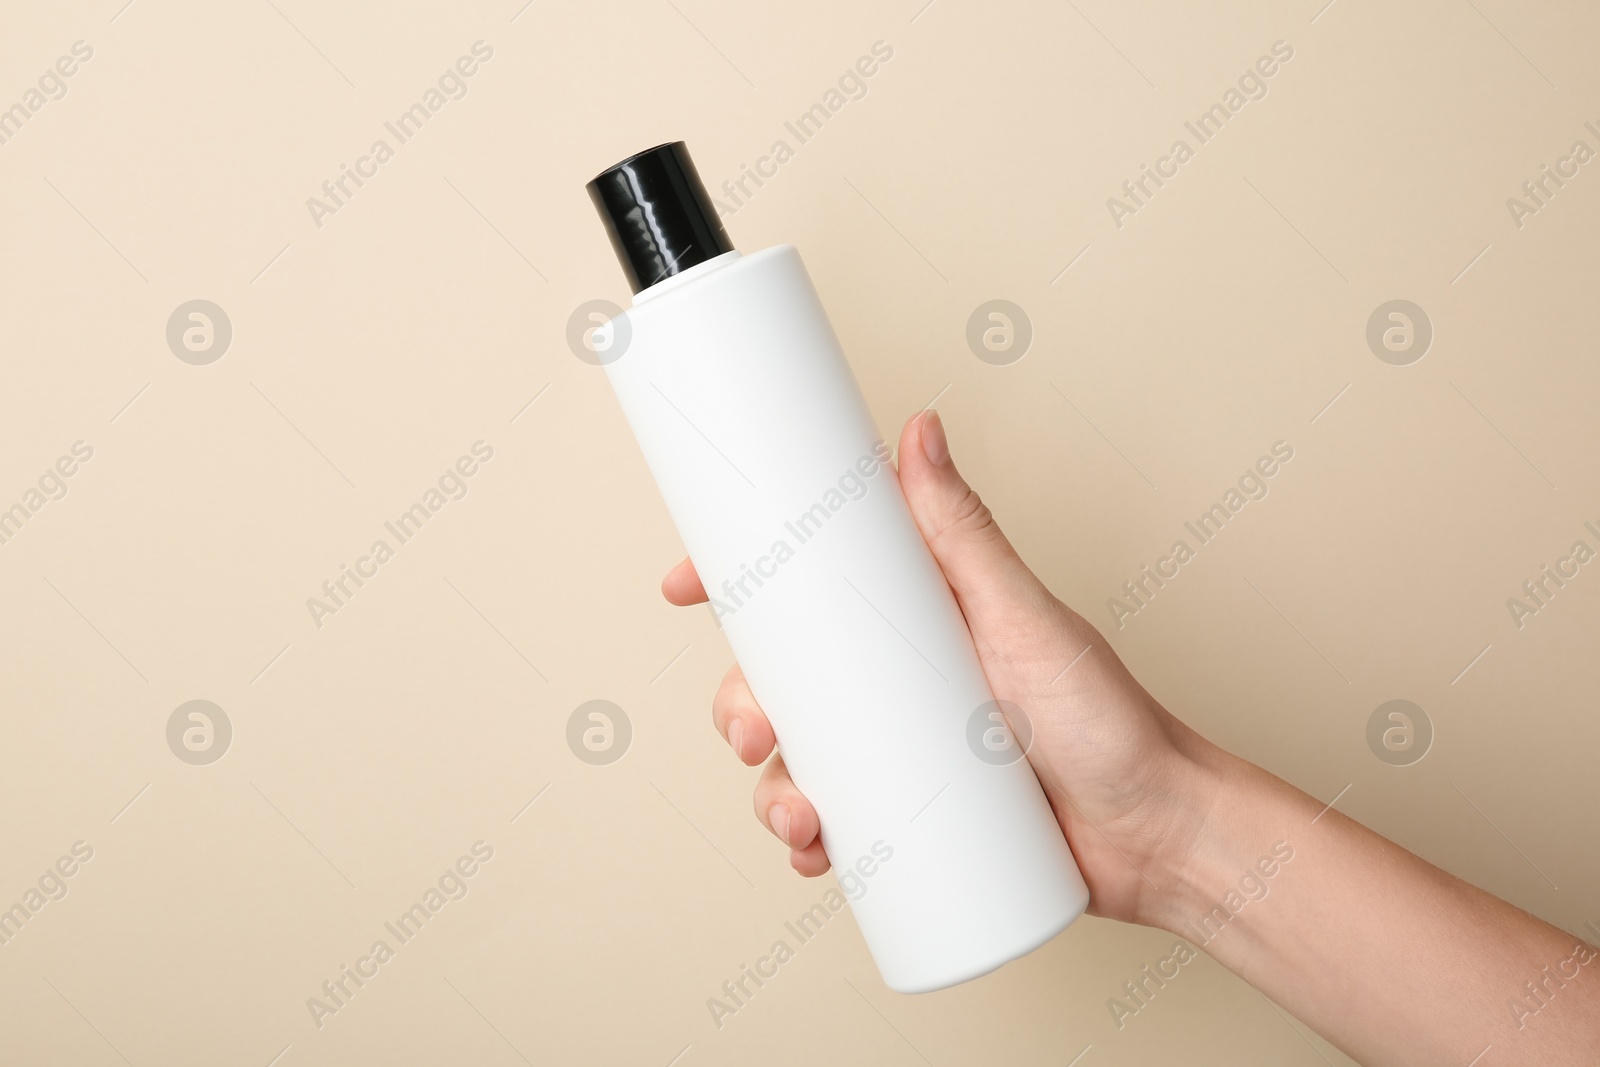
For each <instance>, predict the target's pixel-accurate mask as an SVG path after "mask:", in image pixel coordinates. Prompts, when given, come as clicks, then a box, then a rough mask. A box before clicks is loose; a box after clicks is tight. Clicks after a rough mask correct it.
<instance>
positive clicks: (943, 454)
mask: <svg viewBox="0 0 1600 1067" xmlns="http://www.w3.org/2000/svg"><path fill="white" fill-rule="evenodd" d="M922 452H923V454H924V455H925V456H927V457H928V462H929V463H932V464H933V465H934V466H935V467H942V466H944V465H945V464H946V463H948V462H950V442H949V440H948V439H946V438H945V435H944V422H943V420H941V419H940V418H939V413H938V412H937V411H930V412H928V415H927V417H926V418H925V419H923V420H922Z"/></svg>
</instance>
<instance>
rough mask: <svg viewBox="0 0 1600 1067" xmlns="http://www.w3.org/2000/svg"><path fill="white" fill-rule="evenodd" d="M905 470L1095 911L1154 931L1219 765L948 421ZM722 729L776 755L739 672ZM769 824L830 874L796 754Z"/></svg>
mask: <svg viewBox="0 0 1600 1067" xmlns="http://www.w3.org/2000/svg"><path fill="white" fill-rule="evenodd" d="M899 459H900V466H899V478H900V484H901V486H902V487H903V489H904V490H905V495H906V500H907V501H908V503H909V504H910V506H911V513H912V515H913V516H914V517H915V518H916V522H917V526H918V528H919V529H920V530H921V531H922V537H923V540H924V541H926V542H927V544H928V547H929V548H930V549H931V550H932V551H933V555H934V558H935V559H937V560H938V562H939V566H940V568H941V569H942V570H943V571H944V576H945V579H946V580H947V581H948V582H949V583H950V588H951V589H952V590H954V591H955V595H956V600H957V601H958V603H959V604H960V605H961V611H962V613H963V614H964V615H965V616H966V620H967V626H968V628H969V629H970V630H971V632H972V638H973V642H974V644H975V645H976V646H977V650H978V655H979V658H980V660H981V662H982V664H983V670H984V674H985V675H986V676H987V677H988V679H989V685H990V687H991V688H992V689H993V690H994V695H995V697H996V699H998V700H1000V701H1002V702H1004V703H1009V704H1012V705H1015V706H1017V707H1018V708H1021V709H1022V711H1023V713H1025V714H1026V715H1027V716H1028V719H1029V725H1030V727H1031V733H1032V742H1031V745H1030V747H1029V750H1028V759H1029V761H1030V762H1031V763H1032V765H1033V769H1034V771H1035V772H1036V773H1037V774H1038V776H1039V780H1040V782H1041V783H1043V785H1044V788H1045V793H1046V795H1047V796H1048V797H1049V798H1050V804H1051V807H1052V808H1053V809H1054V811H1055V815H1056V819H1057V821H1059V822H1060V824H1061V829H1062V832H1063V833H1064V834H1065V835H1066V838H1067V842H1068V843H1069V844H1070V845H1071V846H1072V852H1073V855H1074V856H1075V857H1076V858H1077V861H1078V866H1079V867H1080V868H1081V869H1082V871H1083V876H1084V880H1085V881H1086V882H1087V883H1088V885H1089V892H1090V910H1091V911H1092V912H1093V913H1094V914H1097V915H1104V916H1108V917H1110V918H1116V919H1122V920H1125V921H1129V922H1140V921H1146V922H1148V921H1152V919H1153V917H1154V915H1155V907H1156V905H1157V903H1158V901H1157V900H1156V889H1155V887H1156V886H1157V885H1166V884H1167V880H1166V879H1168V878H1170V877H1171V876H1170V875H1168V873H1167V872H1169V871H1172V870H1176V869H1178V868H1181V866H1182V865H1183V862H1184V858H1183V856H1182V853H1183V852H1184V851H1185V849H1186V848H1187V847H1188V846H1189V845H1190V844H1191V843H1192V842H1193V841H1194V840H1195V835H1196V832H1197V829H1198V827H1199V825H1200V823H1201V822H1202V821H1203V818H1204V815H1205V807H1206V803H1205V801H1206V792H1207V787H1206V784H1205V783H1206V781H1207V776H1206V775H1204V774H1203V773H1201V769H1200V764H1201V762H1202V761H1206V760H1210V759H1211V757H1213V756H1215V755H1220V754H1219V753H1217V752H1216V750H1215V749H1214V748H1213V747H1212V746H1210V745H1209V744H1207V743H1206V742H1205V741H1204V740H1202V739H1201V738H1200V737H1199V736H1198V735H1196V734H1195V733H1194V732H1193V731H1191V730H1190V729H1188V727H1186V726H1184V725H1183V724H1182V723H1180V722H1178V721H1177V720H1176V719H1175V718H1173V717H1172V716H1171V715H1169V714H1168V713H1167V712H1166V711H1165V710H1164V709H1163V708H1162V707H1161V706H1160V705H1159V704H1157V703H1156V702H1155V700H1154V699H1152V698H1151V697H1150V695H1149V694H1148V693H1146V692H1145V691H1144V689H1143V687H1141V686H1140V685H1139V683H1138V682H1136V681H1134V679H1133V676H1132V675H1130V674H1129V673H1128V671H1127V668H1125V667H1124V666H1123V665H1122V661H1121V660H1119V659H1118V658H1117V656H1116V653H1114V652H1112V650H1111V647H1110V645H1108V644H1107V643H1106V641H1105V638H1103V637H1102V636H1100V634H1099V633H1098V632H1097V631H1096V630H1095V628H1094V627H1093V626H1091V625H1089V623H1087V622H1086V621H1084V619H1083V618H1082V617H1081V616H1079V615H1078V614H1077V613H1076V612H1074V611H1072V610H1071V609H1070V608H1068V607H1067V606H1066V605H1064V604H1062V603H1061V602H1060V601H1059V600H1057V599H1056V598H1055V597H1054V596H1052V595H1051V594H1050V591H1049V590H1048V589H1046V588H1045V587H1044V585H1043V584H1042V583H1041V582H1040V581H1039V579H1038V578H1036V577H1035V576H1034V574H1033V572H1032V571H1030V570H1029V569H1028V567H1027V565H1026V564H1025V563H1023V562H1022V560H1021V558H1020V557H1018V555H1017V553H1016V551H1015V550H1014V549H1013V548H1012V547H1011V544H1010V542H1008V541H1007V540H1006V538H1005V535H1004V534H1002V533H1001V532H1000V528H999V527H998V526H997V525H996V524H995V521H994V517H993V516H992V515H991V514H990V513H989V509H988V508H987V507H985V506H984V504H983V502H982V501H981V500H979V498H978V494H977V493H976V492H974V491H973V490H972V488H971V487H970V486H968V485H967V483H966V482H965V481H964V480H963V479H962V477H961V475H960V473H959V472H958V471H957V470H956V467H955V463H954V462H953V461H952V460H951V457H950V448H949V444H948V443H947V441H946V438H945V432H944V427H943V425H942V423H941V422H940V420H939V416H938V414H937V413H935V412H927V413H924V414H921V415H918V416H916V417H915V418H913V419H911V421H910V422H908V423H907V424H906V427H905V429H904V430H903V431H902V433H901V435H900V450H899ZM662 592H663V593H664V594H665V595H666V598H667V599H668V600H669V601H671V602H672V603H674V604H682V605H687V604H699V603H703V602H704V601H705V600H706V593H705V589H704V588H703V587H702V585H701V583H700V579H699V576H698V575H697V574H696V573H695V570H694V566H693V564H691V563H690V562H689V561H688V560H684V561H683V562H682V563H680V564H678V565H677V566H676V567H674V568H673V569H672V571H671V572H670V573H668V575H667V577H666V580H665V581H664V582H663V583H662ZM1004 703H1003V705H1002V706H1004ZM711 716H712V721H713V722H714V723H715V725H716V728H717V730H718V731H719V732H720V733H721V734H722V736H723V737H725V738H727V740H728V744H729V745H731V746H732V748H733V750H734V753H735V754H736V755H737V756H738V757H739V758H740V759H741V760H743V761H744V762H745V763H746V764H749V765H751V766H754V765H756V764H759V763H761V762H762V761H763V760H766V759H767V758H768V757H769V756H771V755H772V752H773V749H774V747H775V746H776V744H777V739H776V738H775V737H774V736H773V731H772V726H771V724H770V723H769V722H768V721H767V717H766V715H764V714H763V713H762V711H761V708H760V706H759V705H758V704H757V703H756V700H755V697H754V695H753V694H752V693H751V692H750V687H749V686H748V685H747V684H746V683H745V679H744V673H743V672H742V671H741V670H740V669H739V667H738V665H737V664H735V665H734V667H733V668H732V669H731V670H730V671H729V672H728V674H727V676H726V677H725V678H724V679H723V680H722V685H721V687H720V688H719V689H718V690H717V694H716V697H715V698H714V699H713V701H712V704H711ZM1012 727H1013V732H1016V733H1017V734H1018V736H1024V737H1025V736H1027V733H1028V731H1026V730H1018V728H1017V727H1018V724H1016V723H1012ZM755 810H756V818H758V819H759V820H761V823H762V824H763V825H764V826H766V827H767V829H769V830H771V831H772V833H773V834H774V835H776V836H777V838H778V839H779V840H780V841H782V842H783V843H784V844H786V845H788V846H789V848H790V850H791V852H790V859H789V861H790V863H791V864H792V865H793V866H794V868H795V870H797V871H799V872H800V873H801V874H803V875H806V876H807V877H814V876H816V875H819V874H822V873H823V872H825V871H827V869H828V857H827V855H826V853H824V851H823V848H822V842H821V840H820V839H819V837H818V830H819V825H818V820H817V813H816V811H815V809H813V808H812V807H811V805H810V803H809V802H807V800H806V798H805V797H804V796H803V795H801V793H800V791H799V790H798V789H797V788H796V787H795V784H794V782H793V781H792V780H791V779H790V777H789V773H788V771H787V770H786V769H785V767H784V765H783V757H782V756H781V755H779V756H775V757H773V758H772V759H771V761H770V762H768V763H767V765H766V768H765V769H764V770H763V772H762V774H761V779H760V781H759V782H758V783H757V784H756V789H755Z"/></svg>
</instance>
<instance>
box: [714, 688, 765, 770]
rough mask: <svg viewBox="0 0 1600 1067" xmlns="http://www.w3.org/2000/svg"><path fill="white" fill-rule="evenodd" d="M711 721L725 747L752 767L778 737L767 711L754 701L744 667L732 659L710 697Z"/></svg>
mask: <svg viewBox="0 0 1600 1067" xmlns="http://www.w3.org/2000/svg"><path fill="white" fill-rule="evenodd" d="M711 721H712V723H714V724H715V725H716V727H717V732H718V733H719V734H721V735H722V736H723V737H724V738H726V739H727V741H728V747H730V748H732V749H733V753H734V755H736V756H738V757H739V761H740V762H741V763H743V764H744V765H745V766H747V767H754V766H756V765H757V764H759V763H760V762H761V761H762V760H764V759H766V758H767V757H768V756H770V755H772V750H773V749H774V748H775V747H776V746H777V744H778V739H777V737H776V736H775V735H774V734H773V732H772V724H771V723H770V722H768V721H767V716H766V713H765V712H763V711H762V710H761V705H759V704H757V703H756V697H755V694H754V693H752V692H750V686H749V685H748V684H746V682H745V680H744V671H742V670H740V669H739V665H738V664H737V663H735V664H734V665H733V667H732V668H731V669H729V671H728V673H727V674H726V675H724V676H723V679H722V684H721V685H720V686H718V687H717V695H716V696H715V697H713V698H712V700H711Z"/></svg>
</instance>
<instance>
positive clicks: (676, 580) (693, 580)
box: [661, 559, 706, 608]
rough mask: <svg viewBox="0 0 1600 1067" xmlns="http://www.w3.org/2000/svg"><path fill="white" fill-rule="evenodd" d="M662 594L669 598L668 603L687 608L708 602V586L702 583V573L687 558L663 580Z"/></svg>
mask: <svg viewBox="0 0 1600 1067" xmlns="http://www.w3.org/2000/svg"><path fill="white" fill-rule="evenodd" d="M661 595H662V596H664V597H666V598H667V603H669V604H676V605H677V606H678V607H680V608H686V607H688V606H689V605H691V604H704V603H705V602H706V587H705V586H704V585H702V584H701V583H700V575H699V573H698V572H696V571H695V569H694V564H693V563H692V562H690V561H689V560H688V559H685V560H684V561H683V562H682V563H679V564H678V565H677V566H676V567H673V568H672V569H671V570H670V571H668V572H667V576H666V577H665V578H663V579H662V580H661Z"/></svg>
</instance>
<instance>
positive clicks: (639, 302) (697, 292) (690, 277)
mask: <svg viewBox="0 0 1600 1067" xmlns="http://www.w3.org/2000/svg"><path fill="white" fill-rule="evenodd" d="M799 256H800V253H799V250H798V249H796V248H795V246H794V245H792V244H779V245H772V246H771V247H768V248H763V249H761V250H760V251H758V252H752V253H750V254H749V255H743V254H741V253H740V252H738V251H733V252H725V253H723V254H722V255H720V256H718V257H717V258H715V259H711V260H707V261H706V262H704V263H701V264H698V265H696V266H694V267H692V268H690V269H689V270H687V271H684V272H683V273H682V274H679V275H675V276H674V277H672V278H669V279H667V280H666V281H664V282H661V283H659V284H657V285H654V286H651V287H650V288H649V289H645V290H643V291H642V292H640V293H637V294H635V296H634V298H633V306H632V307H631V308H629V309H628V312H627V314H628V316H629V317H630V318H638V317H639V316H640V315H641V314H644V315H648V314H650V313H651V310H652V309H654V308H660V307H665V306H667V305H670V304H674V303H677V302H679V301H682V300H685V299H699V298H702V297H704V296H706V295H710V294H712V293H714V292H715V291H716V290H718V289H722V288H725V287H726V286H728V285H730V284H737V283H739V282H741V281H744V280H746V279H747V278H748V276H749V275H750V274H751V273H762V272H764V271H767V270H770V269H772V268H773V267H774V266H777V265H779V264H781V263H783V262H785V261H787V260H797V259H798V258H799Z"/></svg>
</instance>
